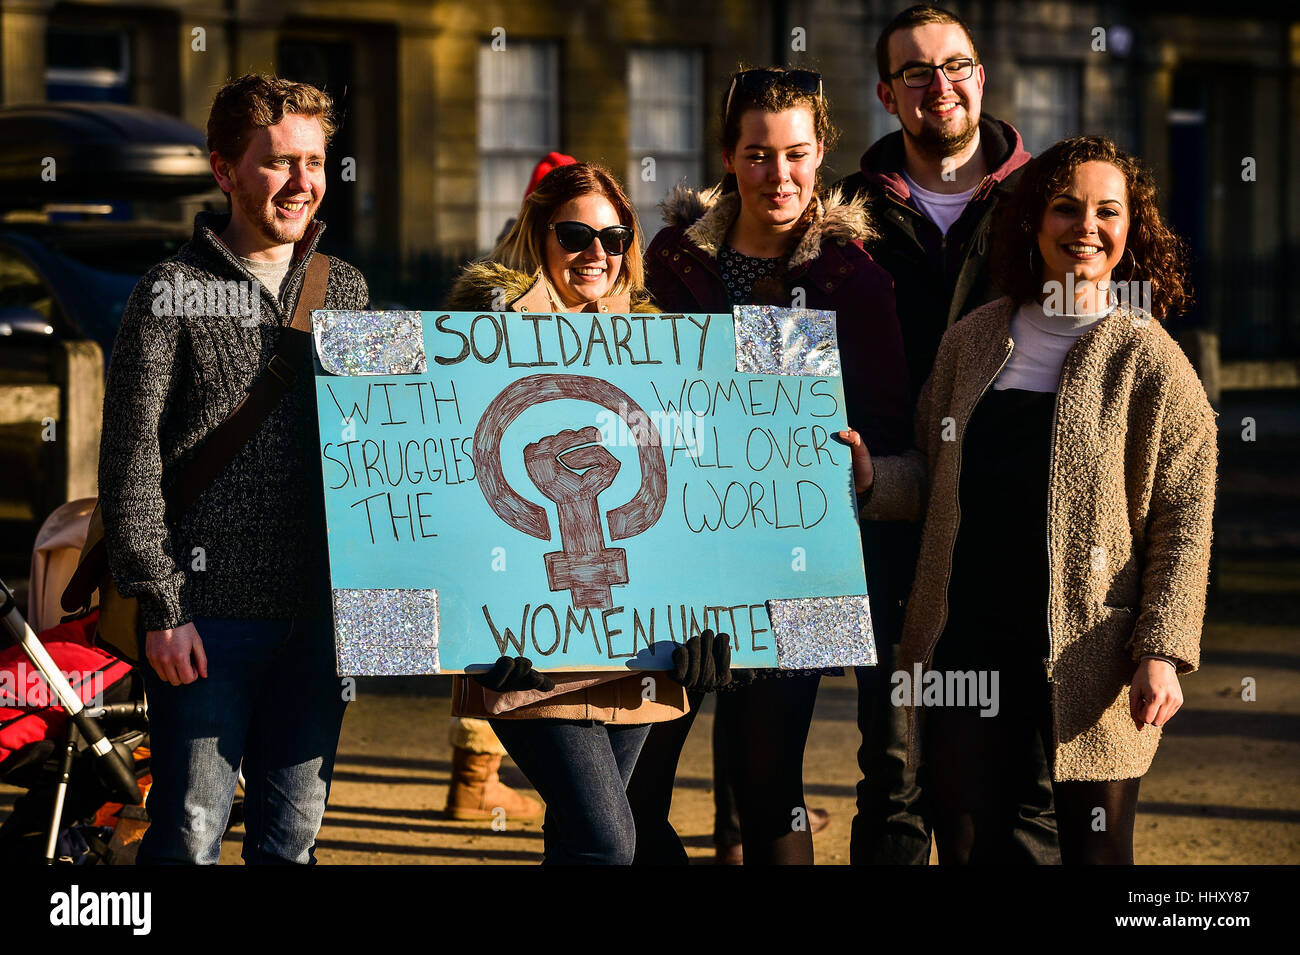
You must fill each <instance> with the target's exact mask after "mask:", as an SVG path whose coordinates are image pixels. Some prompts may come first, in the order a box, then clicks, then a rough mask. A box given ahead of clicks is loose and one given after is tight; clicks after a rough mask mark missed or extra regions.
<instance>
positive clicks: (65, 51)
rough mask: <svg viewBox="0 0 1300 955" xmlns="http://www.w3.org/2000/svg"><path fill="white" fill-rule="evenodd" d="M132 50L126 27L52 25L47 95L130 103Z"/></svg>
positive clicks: (47, 40) (48, 36)
mask: <svg viewBox="0 0 1300 955" xmlns="http://www.w3.org/2000/svg"><path fill="white" fill-rule="evenodd" d="M130 50H131V45H130V38H129V36H128V35H127V32H126V31H125V30H100V29H77V28H72V27H59V26H52V27H49V28H48V29H47V30H46V32H45V98H46V99H47V100H94V101H98V102H108V103H126V102H128V101H129V99H130V86H129V81H130V77H131V53H130Z"/></svg>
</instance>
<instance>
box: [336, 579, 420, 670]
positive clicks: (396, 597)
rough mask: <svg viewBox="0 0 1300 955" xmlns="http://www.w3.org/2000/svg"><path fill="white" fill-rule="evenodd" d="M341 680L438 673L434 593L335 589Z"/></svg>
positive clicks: (338, 659)
mask: <svg viewBox="0 0 1300 955" xmlns="http://www.w3.org/2000/svg"><path fill="white" fill-rule="evenodd" d="M334 649H335V654H336V659H337V661H338V674H339V676H420V675H423V674H428V673H437V672H438V591H436V590H335V591H334Z"/></svg>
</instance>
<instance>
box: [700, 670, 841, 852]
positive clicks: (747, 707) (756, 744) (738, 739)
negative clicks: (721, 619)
mask: <svg viewBox="0 0 1300 955" xmlns="http://www.w3.org/2000/svg"><path fill="white" fill-rule="evenodd" d="M820 682H821V676H820V675H818V674H814V675H812V676H793V677H786V676H771V677H767V678H765V679H758V680H755V681H754V682H753V683H750V684H749V685H748V686H743V687H739V688H737V689H734V690H723V691H722V692H720V693H719V694H718V715H717V719H718V720H719V721H720V723H721V732H722V738H723V740H725V745H726V751H727V767H728V770H729V772H730V775H731V784H732V787H733V789H734V791H735V794H736V810H737V811H738V812H739V814H740V833H741V839H742V841H743V844H744V847H745V864H746V865H750V864H753V865H812V864H813V841H812V830H811V829H810V828H809V823H808V809H807V807H806V806H805V805H804V798H803V752H804V746H805V745H806V744H807V742H808V728H809V727H810V726H811V725H812V715H813V707H814V706H815V705H816V703H817V686H818V684H819V683H820Z"/></svg>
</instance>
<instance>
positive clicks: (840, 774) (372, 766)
mask: <svg viewBox="0 0 1300 955" xmlns="http://www.w3.org/2000/svg"><path fill="white" fill-rule="evenodd" d="M1297 409H1300V396H1298V395H1294V394H1293V395H1290V396H1283V397H1282V398H1280V399H1279V398H1277V397H1276V396H1271V397H1270V396H1266V395H1253V396H1245V397H1243V398H1236V399H1233V400H1232V401H1231V402H1230V403H1228V404H1227V405H1226V406H1225V408H1224V412H1223V419H1222V424H1223V435H1224V436H1223V440H1222V452H1223V462H1224V463H1223V478H1222V481H1221V495H1220V509H1219V529H1218V534H1219V542H1220V547H1219V557H1218V563H1217V566H1216V571H1215V575H1214V576H1215V581H1216V584H1215V591H1214V593H1213V597H1212V603H1211V609H1210V612H1209V615H1208V618H1207V622H1206V628H1205V635H1204V652H1203V657H1202V668H1201V670H1200V671H1199V672H1198V673H1196V674H1193V675H1192V676H1190V677H1188V678H1186V679H1185V681H1184V688H1185V695H1186V705H1185V706H1184V709H1183V710H1182V712H1180V713H1179V714H1178V716H1177V717H1176V718H1175V719H1174V721H1173V722H1172V723H1171V724H1170V726H1169V728H1168V730H1167V732H1166V734H1165V739H1164V742H1163V743H1162V745H1161V748H1160V753H1159V755H1158V756H1157V757H1156V761H1155V764H1154V766H1153V768H1152V770H1151V772H1150V773H1149V774H1148V775H1147V776H1146V778H1145V779H1144V780H1143V783H1142V789H1141V801H1140V805H1139V815H1138V826H1137V832H1136V850H1137V858H1138V860H1139V862H1143V863H1180V864H1197V863H1292V864H1294V863H1297V862H1300V772H1297V769H1298V768H1300V645H1298V644H1297V640H1296V636H1297V631H1298V628H1297V611H1298V610H1300V547H1297V544H1296V540H1297V531H1300V482H1297V481H1296V479H1295V470H1296V467H1295V465H1296V462H1297V461H1300V411H1298V410H1297ZM1247 415H1249V416H1251V417H1254V418H1255V419H1256V427H1257V430H1258V434H1257V440H1256V441H1255V442H1244V441H1242V440H1241V439H1240V426H1239V425H1238V424H1237V422H1238V421H1240V419H1241V418H1242V417H1244V416H1247ZM1244 680H1249V681H1253V684H1254V689H1255V698H1254V700H1253V701H1247V700H1243V698H1242V690H1243V681H1244ZM446 682H447V681H446V680H445V678H444V679H438V678H430V679H429V680H427V681H420V680H408V681H403V682H401V683H395V682H389V683H386V684H377V683H374V682H368V683H363V684H362V686H361V687H360V689H359V695H358V699H357V701H356V702H355V703H353V704H352V705H351V706H350V708H349V713H348V716H347V720H346V721H345V724H344V729H343V738H342V742H341V745H340V748H339V760H338V771H337V772H336V774H335V786H334V791H333V795H332V798H331V805H330V809H329V812H328V814H327V816H326V820H325V826H324V829H323V830H322V832H321V836H320V853H319V855H320V859H321V861H322V862H328V863H347V864H386V863H420V864H446V863H462V862H475V863H477V862H488V863H531V862H536V861H537V860H538V859H539V858H540V852H541V828H540V825H536V824H534V825H526V826H520V827H518V828H511V829H509V830H507V831H505V832H494V831H492V830H491V829H490V828H489V827H487V826H486V825H479V824H473V823H458V822H450V821H447V820H444V819H442V818H441V813H440V810H441V809H442V806H443V803H444V801H445V799H446V792H447V790H446V787H447V777H448V772H449V770H450V765H449V758H450V754H449V747H448V745H447V742H446V716H447V703H448V701H447V699H446V698H445V695H443V694H445V692H446ZM395 691H398V692H395ZM855 693H856V690H855V687H854V684H853V681H852V679H851V678H844V679H836V680H826V681H824V682H823V685H822V691H821V694H820V697H819V700H818V706H817V712H816V719H815V722H814V725H813V728H812V733H811V737H810V740H809V745H808V752H807V758H806V761H805V771H806V778H807V781H808V787H807V789H808V797H809V802H810V804H811V805H814V806H822V807H825V808H826V809H829V810H830V812H831V815H832V823H831V826H830V828H829V829H828V830H827V831H826V832H824V833H822V834H820V835H819V836H817V838H816V851H817V861H818V862H819V863H828V864H843V863H847V861H848V841H849V822H850V819H851V818H852V813H853V796H854V790H853V787H854V785H855V783H856V781H857V768H856V762H855V759H854V753H855V751H856V748H857V744H858V733H857V727H856V725H855V715H854V714H855V706H856V701H855ZM711 709H712V708H711V705H710V706H708V707H706V710H705V712H703V713H702V714H701V716H700V718H699V720H698V721H697V724H696V727H695V729H694V731H693V733H692V735H691V738H690V740H689V741H688V743H687V746H686V750H685V753H684V754H683V759H682V764H681V767H680V771H679V774H678V778H677V791H676V796H675V800H674V806H673V822H674V824H675V825H676V826H677V828H678V831H679V832H680V833H681V834H682V835H683V837H684V840H685V842H686V845H687V848H688V851H689V852H690V854H691V856H692V857H693V858H694V859H697V860H701V861H704V860H707V859H709V858H710V857H711V855H712V846H711V839H710V835H711V832H712V811H713V808H712V797H711V786H712V782H711V770H710V757H709V741H710V728H711V723H712V715H711ZM504 776H505V778H506V779H507V781H509V782H510V783H512V784H514V785H517V786H520V787H523V788H526V787H527V782H526V781H525V780H524V779H523V777H522V776H521V775H520V774H519V773H518V771H517V770H514V769H513V768H512V767H510V766H509V764H508V763H507V766H506V769H505V770H504ZM13 796H14V791H13V790H11V789H10V790H6V789H4V788H3V787H0V818H3V816H4V814H5V812H6V809H7V807H8V805H10V804H11V803H12V800H13ZM241 834H242V832H241V830H239V829H235V830H234V831H232V833H231V836H230V838H228V840H227V842H226V844H225V847H224V851H223V853H222V862H224V863H236V862H238V861H239V841H238V840H239V837H240V835H241Z"/></svg>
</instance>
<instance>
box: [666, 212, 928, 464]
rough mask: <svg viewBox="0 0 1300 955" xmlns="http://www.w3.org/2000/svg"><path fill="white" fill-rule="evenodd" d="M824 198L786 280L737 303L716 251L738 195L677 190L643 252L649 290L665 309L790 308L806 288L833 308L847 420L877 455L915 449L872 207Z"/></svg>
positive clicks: (812, 299)
mask: <svg viewBox="0 0 1300 955" xmlns="http://www.w3.org/2000/svg"><path fill="white" fill-rule="evenodd" d="M818 201H819V207H818V209H817V210H816V213H815V215H814V220H813V222H812V224H811V225H810V226H809V227H808V230H807V232H806V233H805V234H804V236H803V238H802V239H800V241H799V243H798V244H797V245H796V246H795V249H794V251H793V252H792V253H791V255H790V258H789V260H788V264H787V268H786V271H785V273H784V274H783V275H782V277H781V278H780V280H779V282H774V283H767V284H766V285H765V287H759V286H756V287H755V291H754V294H753V295H751V296H750V297H751V298H752V299H753V300H752V301H749V302H737V303H733V302H732V301H731V299H730V295H729V294H728V292H727V287H726V284H725V283H724V282H723V279H722V273H721V270H720V267H719V263H718V259H717V255H718V250H719V249H720V248H721V246H722V243H723V242H725V241H726V233H727V230H728V229H729V228H730V227H731V224H732V222H734V221H735V218H736V215H737V212H738V209H739V197H738V196H737V194H736V193H727V194H723V195H721V196H719V195H717V194H716V193H714V192H712V191H710V192H704V193H700V192H696V191H694V190H689V189H685V188H683V187H678V188H677V189H676V190H675V191H674V192H673V193H672V194H671V195H670V196H669V198H668V200H667V201H666V202H665V203H664V213H665V214H664V218H665V220H666V221H667V222H668V223H669V224H668V225H667V226H666V227H665V228H663V229H661V230H660V231H659V233H658V234H657V235H656V236H655V237H654V240H653V241H652V242H651V243H650V248H649V249H648V250H647V252H646V288H647V289H648V290H649V292H650V294H651V295H653V296H654V299H655V304H656V305H658V306H659V308H661V309H662V310H663V311H665V312H688V313H689V312H696V313H704V312H713V313H717V312H724V313H726V312H730V311H731V309H732V306H733V304H739V305H783V306H789V305H791V304H792V303H793V302H794V301H795V290H796V289H797V288H802V289H803V296H804V301H803V305H804V307H806V308H813V309H829V310H833V311H834V312H835V318H836V332H837V336H838V339H839V349H840V364H841V367H842V370H843V376H844V393H845V400H846V402H847V415H848V422H849V426H850V427H852V428H855V429H856V430H857V431H858V432H859V433H861V434H862V436H863V439H864V440H865V441H866V444H867V447H868V449H869V450H870V451H871V452H872V454H895V453H899V452H901V451H903V450H906V449H907V448H908V447H910V446H911V411H912V409H911V400H910V397H909V394H910V392H909V383H908V379H907V363H906V361H905V360H904V357H903V336H902V331H901V330H900V328H899V324H898V316H897V314H896V313H895V310H894V285H893V280H892V279H891V278H890V277H889V273H888V272H886V271H885V270H884V269H882V268H881V267H880V266H879V265H877V264H876V263H875V262H873V261H872V259H871V256H870V255H869V254H868V253H867V252H866V250H865V249H864V248H863V241H864V240H869V239H870V238H872V236H873V234H874V233H873V232H872V229H871V225H870V220H869V218H868V215H867V212H866V209H865V205H864V204H863V203H862V202H860V201H859V202H845V201H841V200H840V199H839V198H838V196H837V195H831V196H829V197H826V198H825V199H824V200H818Z"/></svg>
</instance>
